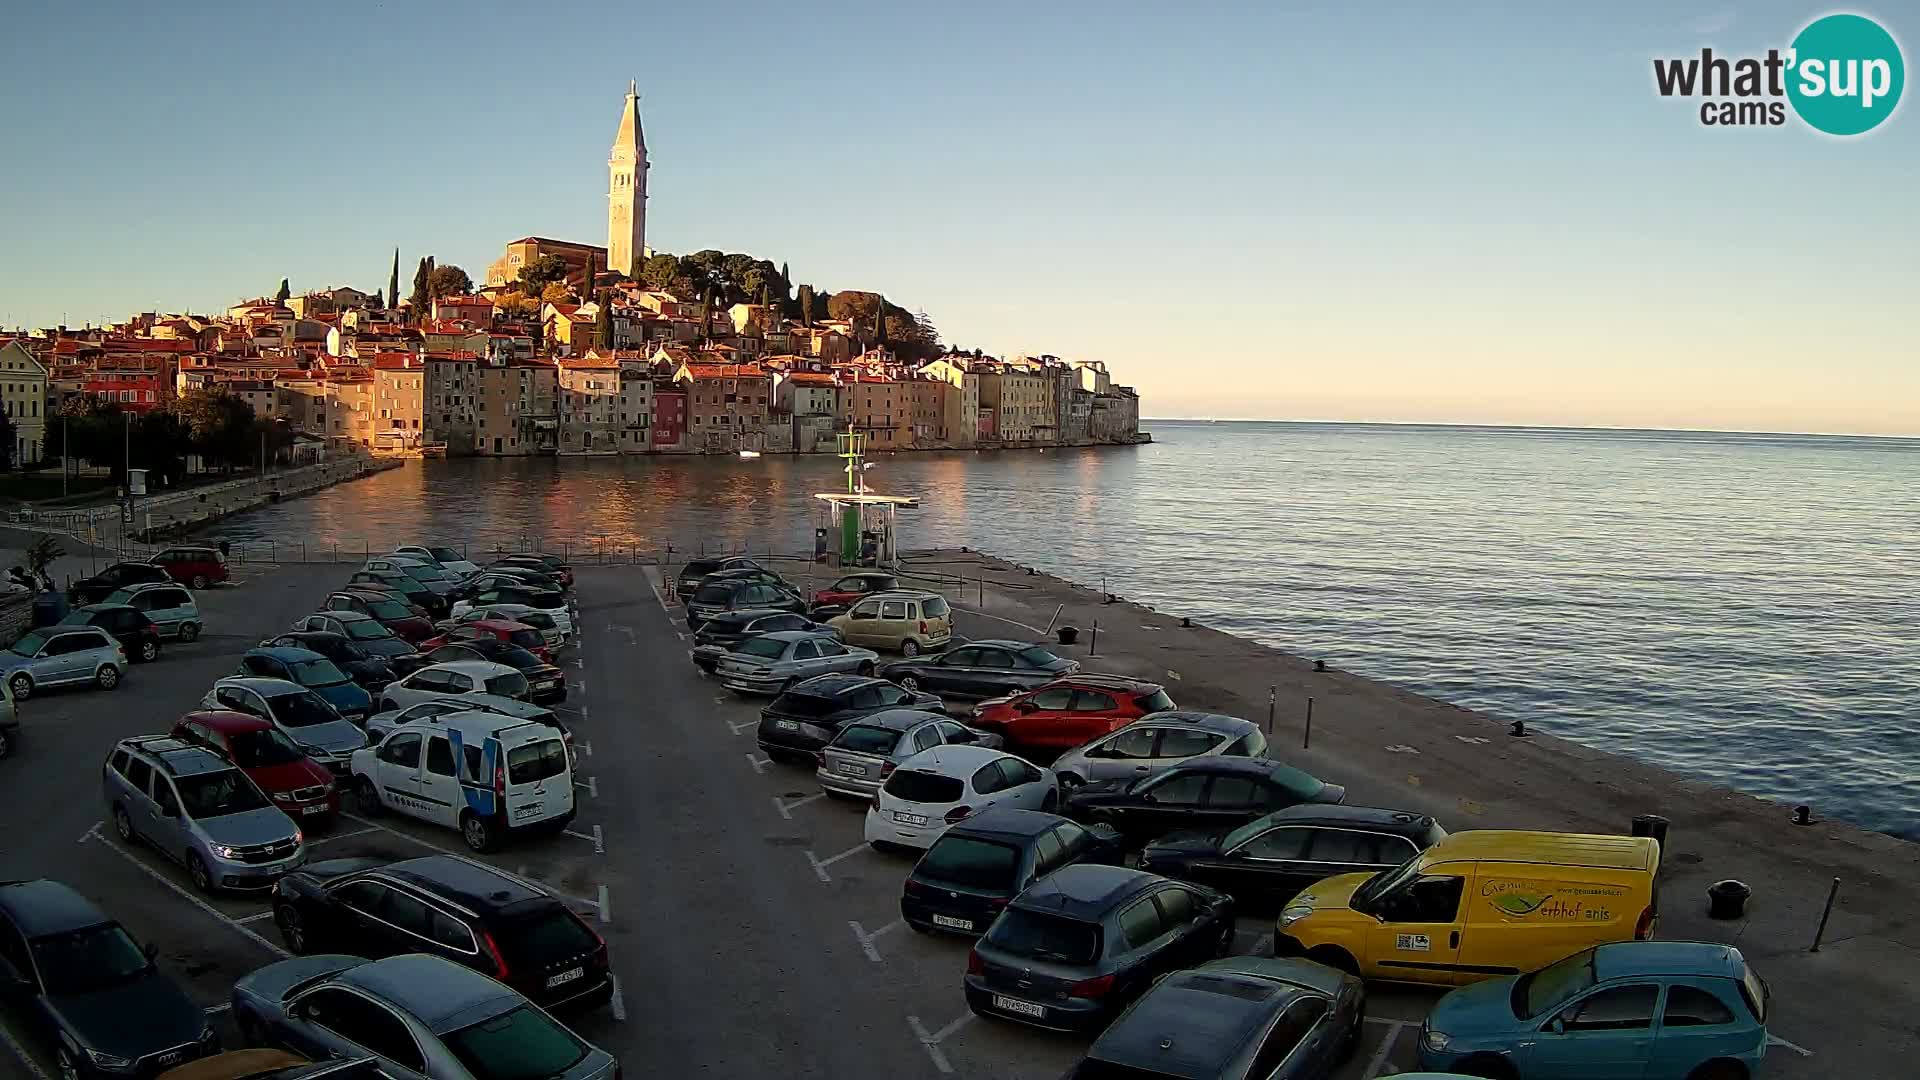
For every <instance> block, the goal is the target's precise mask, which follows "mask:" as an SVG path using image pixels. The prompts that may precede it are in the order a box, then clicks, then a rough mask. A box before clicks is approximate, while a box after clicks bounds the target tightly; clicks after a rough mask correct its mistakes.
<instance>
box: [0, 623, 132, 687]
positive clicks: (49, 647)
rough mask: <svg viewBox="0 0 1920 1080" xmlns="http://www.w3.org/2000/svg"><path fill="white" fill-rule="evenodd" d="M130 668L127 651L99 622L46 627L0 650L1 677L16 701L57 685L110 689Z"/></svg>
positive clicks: (30, 632) (28, 632)
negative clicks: (88, 685) (90, 624)
mask: <svg viewBox="0 0 1920 1080" xmlns="http://www.w3.org/2000/svg"><path fill="white" fill-rule="evenodd" d="M126 670H127V653H126V650H124V649H122V648H121V647H120V643H119V642H117V641H115V640H113V638H112V637H111V636H110V635H108V633H107V632H106V631H105V630H102V629H100V628H98V627H94V626H66V627H62V626H43V627H41V628H40V629H38V630H29V631H27V632H26V633H25V634H23V635H21V637H20V640H18V641H16V642H14V643H13V645H12V647H11V648H9V649H7V651H6V652H0V678H4V679H5V680H6V681H7V689H9V690H11V691H13V698H14V700H15V701H25V700H27V699H28V698H30V697H32V696H33V695H34V694H35V693H37V692H39V691H41V690H44V689H48V688H50V687H55V686H74V685H79V684H86V683H91V684H92V685H94V686H97V687H99V688H100V689H102V690H111V689H113V688H114V687H116V686H119V685H120V675H121V673H122V672H124V671H126Z"/></svg>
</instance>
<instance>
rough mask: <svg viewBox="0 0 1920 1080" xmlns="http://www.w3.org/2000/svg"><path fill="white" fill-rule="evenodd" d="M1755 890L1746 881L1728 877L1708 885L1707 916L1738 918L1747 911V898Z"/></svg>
mask: <svg viewBox="0 0 1920 1080" xmlns="http://www.w3.org/2000/svg"><path fill="white" fill-rule="evenodd" d="M1752 895H1753V890H1752V889H1749V888H1747V883H1746V882H1744V881H1735V880H1734V879H1733V878H1727V879H1726V880H1724V881H1716V882H1714V883H1713V884H1712V885H1709V886H1707V917H1708V918H1710V919H1738V918H1740V917H1741V916H1742V915H1745V914H1746V912H1747V900H1748V898H1749V897H1751V896H1752Z"/></svg>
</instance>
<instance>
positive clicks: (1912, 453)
mask: <svg viewBox="0 0 1920 1080" xmlns="http://www.w3.org/2000/svg"><path fill="white" fill-rule="evenodd" d="M1147 426H1148V427H1150V428H1151V430H1152V431H1153V433H1154V437H1155V440H1156V442H1155V443H1154V444H1153V445H1151V446H1142V447H1129V448H1107V449H1100V450H1066V451H1058V452H1047V453H1033V452H1008V453H999V454H973V453H955V454H901V455H896V456H891V457H881V458H879V459H877V460H878V463H877V465H876V466H875V467H874V468H873V469H872V470H871V471H870V472H869V473H868V477H869V482H870V483H871V484H872V485H873V486H874V487H875V488H876V489H877V490H882V491H887V492H890V493H895V494H905V495H916V496H919V497H920V499H921V502H922V505H921V508H920V509H918V510H915V511H910V512H907V513H905V514H903V515H902V518H901V523H902V524H901V534H902V546H903V547H931V546H957V545H962V544H965V545H970V546H973V547H977V548H982V549H985V550H988V551H991V552H994V553H996V554H1000V555H1003V556H1007V557H1010V558H1014V559H1018V560H1020V561H1022V562H1026V563H1030V564H1033V565H1036V566H1039V567H1041V568H1043V569H1046V570H1049V571H1052V572H1055V573H1058V574H1060V575H1062V576H1065V577H1069V578H1073V579H1076V580H1079V581H1081V582H1084V583H1089V584H1095V585H1098V584H1099V583H1100V582H1101V581H1102V579H1103V578H1104V580H1105V581H1106V583H1107V587H1108V588H1109V589H1111V590H1113V591H1116V592H1119V593H1122V594H1124V595H1126V596H1127V597H1128V598H1130V599H1136V600H1141V601H1144V602H1147V603H1151V604H1153V605H1155V606H1156V607H1158V608H1160V609H1161V610H1163V611H1169V612H1173V613H1177V614H1187V615H1192V616H1194V617H1196V618H1198V619H1200V620H1202V621H1204V622H1206V623H1207V624H1209V625H1213V626H1218V627H1222V628H1225V629H1229V630H1232V631H1235V632H1238V633H1241V634H1244V635H1247V636H1249V637H1253V638H1256V639H1259V640H1261V641H1264V642H1268V643H1270V644H1273V645H1276V646H1279V647H1282V648H1285V649H1288V650H1290V651H1293V652H1297V653H1300V654H1302V655H1306V656H1310V657H1317V658H1323V659H1326V660H1327V661H1328V662H1330V663H1332V664H1334V665H1335V666H1338V667H1342V668H1346V669H1348V670H1352V671H1357V672H1361V673H1363V674H1367V675H1371V676H1376V677H1379V678H1382V679H1386V680H1389V681H1391V682H1394V683H1397V684H1400V685H1402V686H1405V687H1408V688H1410V689H1414V690H1418V691H1420V692H1423V693H1426V694H1430V695H1433V696H1435V697H1439V698H1443V699H1445V700H1448V701H1453V702H1457V703H1459V704H1461V705H1465V706H1469V707H1472V708H1476V709H1483V710H1485V711H1487V712H1489V713H1492V714H1494V715H1496V716H1499V717H1502V718H1524V719H1525V720H1526V721H1527V722H1528V723H1529V724H1530V725H1533V726H1536V727H1539V728H1541V729H1542V730H1547V731H1551V732H1553V733H1555V734H1559V735H1562V736H1565V737H1567V738H1570V739H1573V740H1576V741H1579V742H1584V743H1588V744H1591V745H1594V746H1598V747H1602V748H1606V749H1609V750H1613V751H1617V752H1624V753H1627V754H1631V755H1633V756H1636V757H1639V758H1643V759H1645V760H1648V761H1651V762H1655V763H1658V764H1661V765H1665V766H1668V767H1670V768H1673V769H1675V770H1677V771H1679V772H1682V773H1685V774H1689V775H1693V776H1698V777H1703V778H1708V779H1712V780H1715V781H1718V782H1721V783H1725V784H1729V785H1731V786H1733V787H1737V788H1740V789H1743V790H1746V791H1751V792H1754V793H1757V794H1763V795H1769V796H1773V797H1776V798H1780V799H1783V800H1787V801H1789V802H1798V801H1807V802H1810V803H1812V804H1813V805H1814V806H1815V807H1816V809H1817V810H1818V812H1819V813H1821V814H1823V815H1830V816H1835V817H1843V818H1846V819H1849V820H1852V821H1854V822H1856V823H1858V824H1861V825H1864V826H1867V827H1870V828H1874V829H1879V830H1883V831H1888V832H1893V833H1897V834H1900V835H1903V836H1906V837H1909V838H1914V839H1920V440H1887V439H1850V438H1830V437H1814V436H1783V435H1723V434H1709V433H1690V432H1655V431H1591V430H1543V429H1505V428H1455V427H1404V426H1375V425H1345V424H1258V423H1219V424H1209V423H1176V422H1165V421H1162V422H1157V423H1152V424H1149V425H1147ZM837 469H838V462H836V461H834V460H833V459H830V458H829V459H793V458H763V459H760V460H755V461H740V460H732V459H666V458H633V459H570V460H564V461H556V460H521V461H498V460H495V461H481V460H467V461H452V462H425V463H419V464H415V465H410V466H408V467H407V468H406V469H403V470H398V471H395V472H392V473H387V474H384V475H382V476H380V477H377V478H375V479H372V480H369V481H365V482H361V483H357V484H352V485H348V486H346V487H342V488H335V489H332V490H330V491H327V492H323V493H321V494H319V495H317V496H315V497H312V498H308V499H302V500H299V501H296V502H292V503H288V504H284V505H281V506H276V507H272V508H269V509H266V510H262V511H260V512H258V513H255V514H251V515H248V516H247V517H244V518H237V519H234V520H233V521H231V522H229V525H228V528H227V529H226V530H225V531H226V532H227V533H228V534H230V535H234V536H273V537H280V538H290V537H304V538H306V539H307V540H308V542H310V543H315V542H317V543H321V544H330V543H339V544H341V545H342V546H343V547H348V548H357V547H358V546H359V544H360V543H362V542H365V543H368V544H370V545H371V546H372V548H373V550H380V549H381V546H382V545H390V544H392V543H395V542H399V541H401V540H403V539H415V538H421V539H433V540H437V541H444V540H452V541H455V542H458V541H461V540H469V541H472V542H474V543H476V544H483V545H484V544H492V543H495V542H501V541H512V540H516V539H518V538H520V537H522V536H523V535H526V534H532V535H542V536H546V537H568V536H570V537H606V538H607V539H609V540H612V541H618V542H622V543H636V542H638V543H646V544H649V545H653V546H655V547H663V546H665V545H666V544H670V543H671V544H673V545H675V547H676V548H678V549H680V550H689V549H693V548H695V547H697V546H700V545H701V544H702V543H704V544H705V546H706V547H707V548H709V549H712V548H713V547H715V546H716V545H721V546H738V545H742V544H746V545H751V546H752V547H753V548H754V549H756V550H758V549H763V548H765V547H768V546H771V547H772V548H773V549H775V550H787V551H793V550H806V549H809V548H810V545H811V539H810V537H811V529H812V527H813V526H814V524H816V516H817V511H816V509H815V507H816V505H817V504H816V503H815V501H814V500H813V499H811V498H810V495H811V493H813V492H815V491H829V490H838V489H843V487H844V478H843V477H842V476H841V474H840V473H839V472H838V471H837Z"/></svg>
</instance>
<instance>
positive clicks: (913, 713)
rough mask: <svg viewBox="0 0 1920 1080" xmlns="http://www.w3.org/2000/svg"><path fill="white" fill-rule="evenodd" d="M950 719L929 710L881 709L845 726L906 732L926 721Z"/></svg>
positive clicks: (943, 714)
mask: <svg viewBox="0 0 1920 1080" xmlns="http://www.w3.org/2000/svg"><path fill="white" fill-rule="evenodd" d="M951 719H953V718H952V717H950V716H948V715H947V714H945V713H937V712H933V711H932V710H930V709H881V710H880V711H879V712H875V713H868V714H867V715H865V716H863V717H861V718H860V719H858V720H855V721H853V722H852V723H850V724H848V725H847V726H848V727H877V728H885V729H886V730H888V731H907V730H910V729H912V728H917V727H919V726H920V725H921V724H924V723H927V722H928V721H932V720H951Z"/></svg>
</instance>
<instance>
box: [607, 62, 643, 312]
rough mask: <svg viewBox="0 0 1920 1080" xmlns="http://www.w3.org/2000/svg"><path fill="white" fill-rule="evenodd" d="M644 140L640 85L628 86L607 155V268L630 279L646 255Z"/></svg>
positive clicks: (629, 84) (636, 272)
mask: <svg viewBox="0 0 1920 1080" xmlns="http://www.w3.org/2000/svg"><path fill="white" fill-rule="evenodd" d="M646 252H647V138H646V135H645V134H644V133H642V132H641V130H640V90H639V84H637V83H632V82H630V83H628V84H627V101H626V104H625V105H623V106H622V107H621V109H620V129H619V131H618V132H617V133H616V134H615V135H614V137H613V152H612V153H611V154H609V155H608V156H607V269H609V270H613V271H617V272H619V273H622V274H625V275H627V276H628V277H632V276H634V275H636V274H638V273H639V272H640V267H641V265H642V264H643V263H644V262H645V261H646V258H647V255H646Z"/></svg>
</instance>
